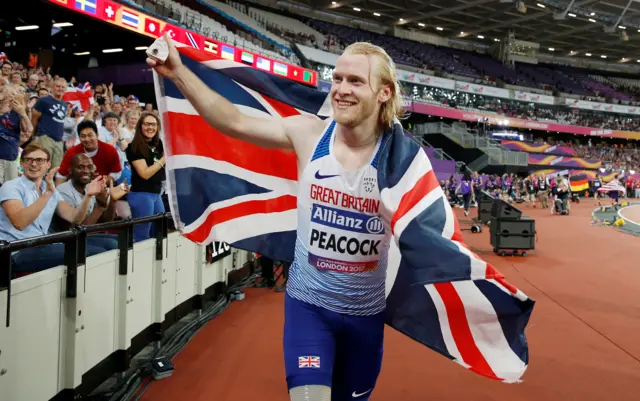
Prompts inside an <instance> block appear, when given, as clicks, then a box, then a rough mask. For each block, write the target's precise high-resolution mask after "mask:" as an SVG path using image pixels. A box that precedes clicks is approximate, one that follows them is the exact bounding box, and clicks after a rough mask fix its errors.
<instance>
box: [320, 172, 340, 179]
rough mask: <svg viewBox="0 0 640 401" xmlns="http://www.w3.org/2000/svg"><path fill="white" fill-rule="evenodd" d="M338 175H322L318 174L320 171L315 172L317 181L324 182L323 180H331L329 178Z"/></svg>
mask: <svg viewBox="0 0 640 401" xmlns="http://www.w3.org/2000/svg"><path fill="white" fill-rule="evenodd" d="M337 176H338V174H333V175H322V174H320V170H318V171H316V179H317V180H324V179H325V178H331V177H337Z"/></svg>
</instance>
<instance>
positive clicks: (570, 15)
mask: <svg viewBox="0 0 640 401" xmlns="http://www.w3.org/2000/svg"><path fill="white" fill-rule="evenodd" d="M567 15H568V16H569V17H573V18H575V17H576V15H575V14H574V13H569V14H567Z"/></svg>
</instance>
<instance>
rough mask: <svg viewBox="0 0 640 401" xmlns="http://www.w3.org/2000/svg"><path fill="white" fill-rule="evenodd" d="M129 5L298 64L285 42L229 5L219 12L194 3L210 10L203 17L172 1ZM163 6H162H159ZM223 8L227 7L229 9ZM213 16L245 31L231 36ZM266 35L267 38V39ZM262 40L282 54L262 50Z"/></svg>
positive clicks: (149, 0)
mask: <svg viewBox="0 0 640 401" xmlns="http://www.w3.org/2000/svg"><path fill="white" fill-rule="evenodd" d="M127 2H128V3H134V4H137V5H138V6H140V7H143V8H144V9H150V10H151V11H154V12H155V15H158V16H160V17H163V18H164V19H166V20H167V21H169V22H171V21H173V20H176V21H178V22H179V23H180V24H182V25H184V26H190V28H191V29H194V30H196V31H198V32H201V33H203V34H205V35H211V36H212V37H213V38H214V39H218V40H221V41H223V42H225V43H229V44H232V45H234V46H239V47H242V48H243V49H246V50H248V51H251V52H254V53H257V54H262V55H264V56H267V57H270V58H272V59H275V60H281V61H285V62H293V63H299V60H298V58H297V57H296V55H295V54H293V53H291V50H290V49H289V48H288V47H287V46H284V45H283V40H282V39H279V38H277V37H276V36H275V35H273V34H270V33H268V32H266V33H265V32H263V30H262V29H260V31H258V30H256V29H255V27H258V28H259V26H258V24H257V22H255V21H252V20H251V19H250V18H248V17H246V16H243V14H242V13H240V12H238V11H237V10H235V9H234V8H232V7H230V6H227V5H226V4H223V3H217V4H218V5H220V8H215V7H214V6H213V5H211V4H208V3H204V2H197V3H195V4H199V5H201V6H202V7H205V8H204V9H205V10H208V14H203V13H201V12H199V11H196V10H194V9H193V8H191V7H188V6H186V5H183V4H181V3H179V2H176V1H173V0H160V1H155V0H135V1H133V0H131V1H127ZM160 4H162V6H160ZM222 6H225V7H226V8H225V7H222ZM223 10H227V11H230V10H233V15H235V16H238V17H242V18H241V19H237V18H235V17H234V16H232V15H231V14H227V13H226V12H225V11H223ZM211 14H216V15H218V16H220V17H222V18H223V19H228V20H229V21H232V20H236V21H238V22H241V23H242V24H244V25H243V27H244V30H243V31H235V32H232V31H231V30H229V29H228V28H227V26H226V25H225V24H222V23H221V22H219V21H217V20H216V19H214V18H212V15H211ZM227 17H228V18H227ZM254 25H255V27H254ZM258 34H259V35H258ZM266 34H268V36H267V35H266ZM260 35H261V36H260ZM260 38H262V39H268V41H270V42H272V44H277V45H278V46H281V50H282V51H274V50H272V49H270V48H266V47H265V46H263V43H264V41H263V40H261V39H260ZM276 39H278V40H276ZM271 47H272V48H273V47H274V46H271Z"/></svg>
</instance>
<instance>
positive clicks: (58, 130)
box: [31, 78, 67, 167]
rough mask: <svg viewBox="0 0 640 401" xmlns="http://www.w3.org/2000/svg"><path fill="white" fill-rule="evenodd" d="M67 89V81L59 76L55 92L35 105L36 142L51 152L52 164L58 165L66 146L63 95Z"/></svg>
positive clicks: (33, 116) (32, 118)
mask: <svg viewBox="0 0 640 401" xmlns="http://www.w3.org/2000/svg"><path fill="white" fill-rule="evenodd" d="M66 91H67V81H66V80H65V79H64V78H58V79H56V80H55V81H54V86H53V94H52V95H51V96H45V97H43V98H40V99H38V101H37V102H36V105H35V106H33V111H32V113H33V114H32V116H31V122H32V123H33V133H34V136H35V139H34V142H39V143H40V144H42V146H44V147H45V148H46V149H47V150H48V151H49V154H51V165H52V166H53V167H58V166H59V165H60V163H61V162H62V156H63V154H64V146H63V144H62V137H63V135H64V120H65V118H66V117H67V104H66V103H65V102H64V101H63V100H62V95H64V93H65V92H66Z"/></svg>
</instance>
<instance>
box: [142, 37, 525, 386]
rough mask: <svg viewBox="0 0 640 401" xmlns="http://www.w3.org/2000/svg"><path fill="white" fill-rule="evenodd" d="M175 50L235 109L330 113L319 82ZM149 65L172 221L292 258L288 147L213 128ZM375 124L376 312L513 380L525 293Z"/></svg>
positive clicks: (394, 137) (407, 149)
mask: <svg viewBox="0 0 640 401" xmlns="http://www.w3.org/2000/svg"><path fill="white" fill-rule="evenodd" d="M179 52H180V54H181V58H182V61H183V63H184V64H185V65H186V66H187V67H188V68H189V69H191V71H193V72H194V73H195V74H196V75H197V76H198V77H200V79H202V80H203V81H204V82H205V83H206V84H207V85H208V86H209V87H210V88H212V89H213V90H215V91H216V92H218V93H219V94H221V95H222V96H224V97H225V98H226V99H228V100H230V101H231V102H232V103H234V104H235V105H236V106H237V107H238V108H239V109H240V110H241V112H243V113H246V114H250V115H252V116H261V117H265V118H286V117H288V116H293V115H298V114H309V115H314V116H317V118H327V117H330V101H329V100H328V96H327V94H326V93H324V92H320V91H317V90H315V89H312V88H308V87H305V86H302V85H300V84H297V83H294V82H292V81H290V80H287V79H286V78H281V77H278V76H274V75H271V74H269V73H267V72H264V71H261V70H258V69H253V68H251V67H249V66H245V65H243V64H240V63H236V62H233V61H228V60H221V59H219V58H217V57H215V56H214V55H212V54H211V53H207V52H201V51H198V50H196V49H193V48H191V47H187V46H180V47H179ZM154 76H155V84H156V96H157V98H158V105H159V107H160V111H161V113H162V115H163V120H164V142H165V152H166V156H167V167H168V170H167V171H168V183H169V185H168V193H169V198H170V204H171V211H172V213H173V216H174V218H175V220H176V225H177V227H179V228H180V229H181V230H182V232H183V234H184V235H185V236H186V237H187V238H189V239H191V240H192V241H194V242H197V243H201V244H208V243H210V242H211V241H214V240H215V241H224V242H227V243H230V244H231V245H232V246H234V247H236V248H240V249H246V250H249V251H252V252H257V253H260V254H262V255H266V256H269V257H271V258H273V259H278V260H288V261H291V260H293V249H294V244H295V240H296V185H297V176H298V172H297V167H296V158H295V155H294V154H293V153H291V152H287V151H283V150H272V149H263V148H260V147H258V146H254V145H252V144H248V143H245V142H242V141H240V140H236V139H232V138H229V137H227V136H225V135H223V134H222V133H220V132H217V131H216V130H214V129H213V128H211V127H210V126H209V125H208V124H207V123H206V122H205V121H204V120H203V119H202V118H201V117H200V116H199V115H198V113H197V112H196V111H195V109H194V108H193V107H192V106H191V105H190V103H189V102H188V101H187V100H186V99H185V98H184V96H183V95H182V94H181V93H180V92H179V91H178V89H177V88H176V86H175V85H174V84H173V83H172V82H171V81H169V80H167V79H163V78H161V77H159V76H158V75H157V74H155V73H154ZM385 135H389V136H390V138H389V140H387V141H385V142H386V145H385V146H384V147H383V149H382V150H381V154H380V158H379V160H380V162H379V164H378V185H379V188H380V192H381V214H382V216H381V217H382V218H383V219H387V222H388V223H389V224H390V226H391V227H392V231H393V235H394V240H392V241H391V245H390V249H389V254H388V267H387V282H386V296H387V308H386V323H387V324H388V325H390V326H391V327H393V328H394V329H396V330H398V331H400V332H402V333H404V334H405V335H407V336H408V337H410V338H412V339H413V340H415V341H418V342H420V343H422V344H424V345H426V346H427V347H429V348H431V349H433V350H435V351H437V352H439V353H441V354H442V355H444V356H446V357H447V358H449V359H451V360H453V361H455V362H457V363H459V364H460V365H462V366H464V367H465V368H468V369H470V370H472V371H473V372H475V373H478V374H480V375H483V376H485V377H488V378H491V379H496V380H501V381H505V382H517V381H519V380H520V379H521V377H522V375H523V374H524V371H525V370H526V368H527V364H528V359H529V354H528V345H527V340H526V337H525V327H526V325H527V323H528V321H529V318H530V314H531V312H532V309H533V305H534V301H533V300H532V299H530V298H529V297H527V296H526V295H525V294H524V293H522V292H521V291H520V290H518V289H517V288H515V287H514V286H513V285H511V284H509V283H507V282H506V280H505V279H504V277H503V276H502V275H501V274H500V273H499V272H498V271H497V270H496V269H494V268H493V266H491V265H490V264H488V263H486V262H484V261H483V260H482V259H480V258H479V257H478V256H477V255H476V254H475V253H473V252H472V251H471V250H470V249H469V248H468V247H467V246H466V245H465V244H464V243H463V242H462V236H461V233H460V228H459V225H458V221H457V220H456V218H455V216H454V214H453V211H452V209H451V207H450V206H449V203H448V202H447V200H446V197H445V195H444V193H443V191H442V190H441V189H440V186H439V185H438V180H437V179H436V176H435V173H434V171H433V169H432V168H431V164H430V162H429V159H428V158H427V156H426V154H425V152H424V150H423V149H422V148H421V147H420V146H419V145H418V144H417V143H416V142H414V141H413V140H412V139H410V138H409V137H407V136H406V135H404V133H403V130H402V126H401V125H400V124H399V123H396V124H395V125H394V127H393V129H392V130H389V132H387V133H385ZM305 363H306V362H305Z"/></svg>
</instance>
